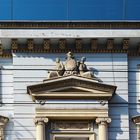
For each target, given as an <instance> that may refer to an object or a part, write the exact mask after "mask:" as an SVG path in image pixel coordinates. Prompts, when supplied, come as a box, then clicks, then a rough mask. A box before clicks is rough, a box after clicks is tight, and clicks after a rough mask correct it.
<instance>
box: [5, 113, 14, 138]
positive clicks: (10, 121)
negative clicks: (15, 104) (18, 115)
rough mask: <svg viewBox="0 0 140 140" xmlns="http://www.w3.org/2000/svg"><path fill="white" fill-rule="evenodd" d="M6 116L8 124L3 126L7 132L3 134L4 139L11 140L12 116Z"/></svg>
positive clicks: (12, 130) (12, 129)
mask: <svg viewBox="0 0 140 140" xmlns="http://www.w3.org/2000/svg"><path fill="white" fill-rule="evenodd" d="M8 118H9V122H8V124H7V125H6V128H5V130H6V131H5V132H6V133H8V134H5V139H6V140H12V139H14V138H13V136H14V133H13V132H14V118H13V116H12V115H11V114H9V115H8Z"/></svg>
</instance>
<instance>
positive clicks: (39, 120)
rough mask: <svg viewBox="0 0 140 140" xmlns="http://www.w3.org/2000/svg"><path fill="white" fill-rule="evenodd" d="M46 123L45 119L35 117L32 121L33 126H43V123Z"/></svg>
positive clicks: (47, 120)
mask: <svg viewBox="0 0 140 140" xmlns="http://www.w3.org/2000/svg"><path fill="white" fill-rule="evenodd" d="M48 122H49V119H48V118H47V117H36V118H35V119H34V123H35V125H39V124H45V123H48Z"/></svg>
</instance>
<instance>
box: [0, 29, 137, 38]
mask: <svg viewBox="0 0 140 140" xmlns="http://www.w3.org/2000/svg"><path fill="white" fill-rule="evenodd" d="M115 37H116V38H117V37H119V38H121V37H123V38H131V37H140V29H132V30H130V29H126V30H124V29H121V30H120V29H115V30H110V29H104V30H103V29H102V30H100V29H1V30H0V38H115Z"/></svg>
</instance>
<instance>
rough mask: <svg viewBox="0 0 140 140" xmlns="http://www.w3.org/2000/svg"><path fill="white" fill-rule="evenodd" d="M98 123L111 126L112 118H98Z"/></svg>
mask: <svg viewBox="0 0 140 140" xmlns="http://www.w3.org/2000/svg"><path fill="white" fill-rule="evenodd" d="M96 123H97V124H109V123H111V118H109V117H99V118H96Z"/></svg>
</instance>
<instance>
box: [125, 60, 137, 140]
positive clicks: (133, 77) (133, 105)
mask: <svg viewBox="0 0 140 140" xmlns="http://www.w3.org/2000/svg"><path fill="white" fill-rule="evenodd" d="M139 60H140V59H138V60H137V59H136V60H135V58H134V59H132V60H131V59H130V64H129V73H128V77H129V78H128V85H129V86H128V93H129V112H130V113H129V120H130V121H129V123H130V139H131V140H136V139H137V130H136V129H137V128H136V125H135V124H134V123H133V122H132V117H134V116H138V115H140V109H139V106H140V105H139V104H138V100H139V99H138V97H139V94H140V70H139V69H138V67H137V64H139ZM135 71H136V72H135Z"/></svg>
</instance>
